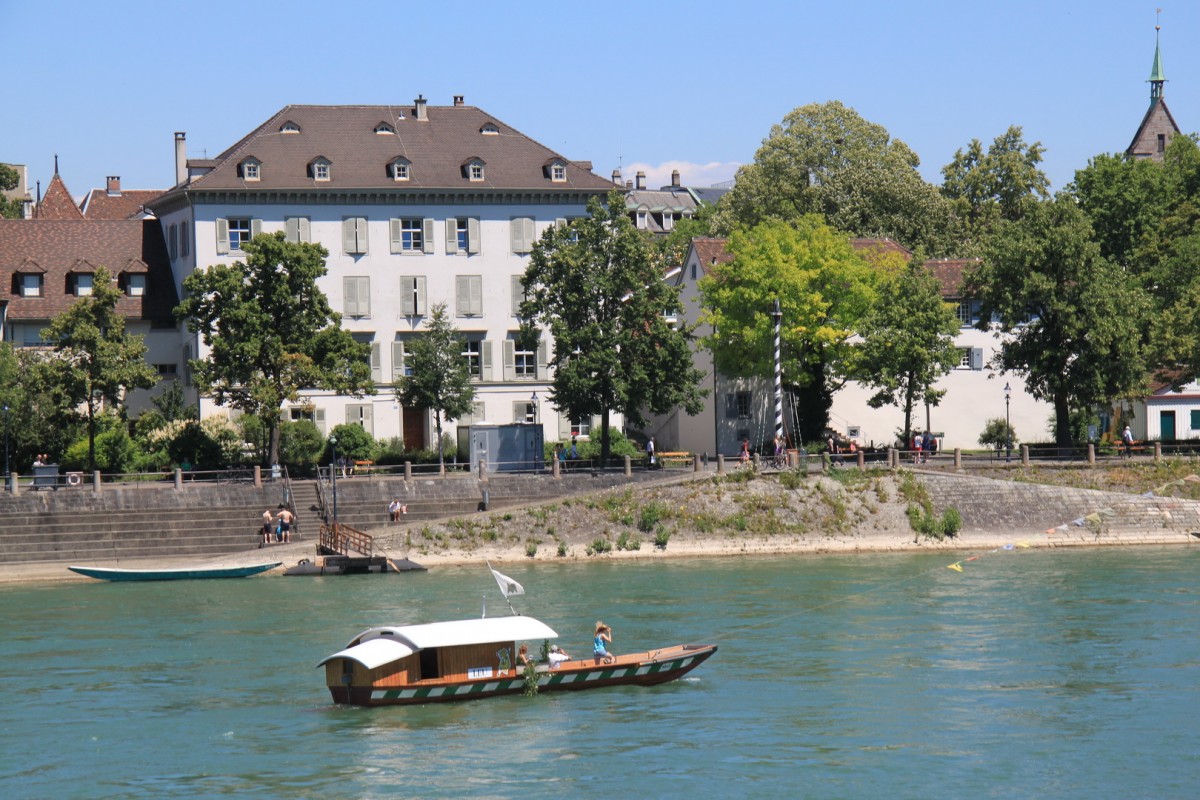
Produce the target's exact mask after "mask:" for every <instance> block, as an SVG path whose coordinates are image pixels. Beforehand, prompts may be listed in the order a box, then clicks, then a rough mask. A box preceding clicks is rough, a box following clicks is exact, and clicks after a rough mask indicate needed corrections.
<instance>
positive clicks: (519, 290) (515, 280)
mask: <svg viewBox="0 0 1200 800" xmlns="http://www.w3.org/2000/svg"><path fill="white" fill-rule="evenodd" d="M524 277H525V276H524V275H513V276H512V315H513V316H514V317H519V316H521V302H522V301H523V300H524V299H525V287H524V285H522V283H521V279H522V278H524Z"/></svg>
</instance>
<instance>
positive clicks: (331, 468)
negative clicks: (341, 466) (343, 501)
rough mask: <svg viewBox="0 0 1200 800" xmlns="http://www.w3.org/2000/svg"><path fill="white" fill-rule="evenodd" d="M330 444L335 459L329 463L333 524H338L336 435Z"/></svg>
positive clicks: (330, 440) (330, 438) (331, 437)
mask: <svg viewBox="0 0 1200 800" xmlns="http://www.w3.org/2000/svg"><path fill="white" fill-rule="evenodd" d="M329 446H330V447H332V448H333V461H332V462H330V464H329V476H330V480H332V481H333V524H334V525H335V526H336V525H337V471H338V460H337V437H336V436H330V437H329Z"/></svg>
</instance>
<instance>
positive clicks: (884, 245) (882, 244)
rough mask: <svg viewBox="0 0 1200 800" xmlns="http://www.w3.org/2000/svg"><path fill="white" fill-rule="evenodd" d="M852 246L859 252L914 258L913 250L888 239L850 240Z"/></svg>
mask: <svg viewBox="0 0 1200 800" xmlns="http://www.w3.org/2000/svg"><path fill="white" fill-rule="evenodd" d="M850 246H851V247H853V248H854V249H855V250H858V251H862V250H874V251H877V252H880V253H899V254H900V255H902V256H904V257H905V258H908V257H911V256H912V250H909V249H908V248H907V247H905V246H904V245H902V244H900V243H899V242H896V241H893V240H891V239H888V238H886V237H885V238H883V239H862V238H855V239H851V240H850Z"/></svg>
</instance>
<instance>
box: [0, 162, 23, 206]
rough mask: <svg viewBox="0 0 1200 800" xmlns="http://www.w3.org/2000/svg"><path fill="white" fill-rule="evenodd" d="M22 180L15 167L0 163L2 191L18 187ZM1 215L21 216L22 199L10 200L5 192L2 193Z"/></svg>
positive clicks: (0, 190) (0, 195) (0, 199)
mask: <svg viewBox="0 0 1200 800" xmlns="http://www.w3.org/2000/svg"><path fill="white" fill-rule="evenodd" d="M20 182H21V176H20V174H18V173H17V171H16V170H15V169H13V168H12V167H10V166H9V165H8V164H0V192H9V191H12V190H13V189H15V188H17V184H19V183H20ZM0 217H4V218H6V219H20V218H21V201H20V200H9V199H8V198H7V197H5V196H4V195H3V194H0Z"/></svg>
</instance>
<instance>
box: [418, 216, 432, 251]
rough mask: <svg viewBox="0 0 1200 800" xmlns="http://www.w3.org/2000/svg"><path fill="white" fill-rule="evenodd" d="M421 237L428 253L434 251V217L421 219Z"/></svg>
mask: <svg viewBox="0 0 1200 800" xmlns="http://www.w3.org/2000/svg"><path fill="white" fill-rule="evenodd" d="M421 238H422V239H423V240H424V241H423V242H422V244H423V245H424V248H425V252H426V253H432V252H433V217H426V218H425V219H423V220H421Z"/></svg>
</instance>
